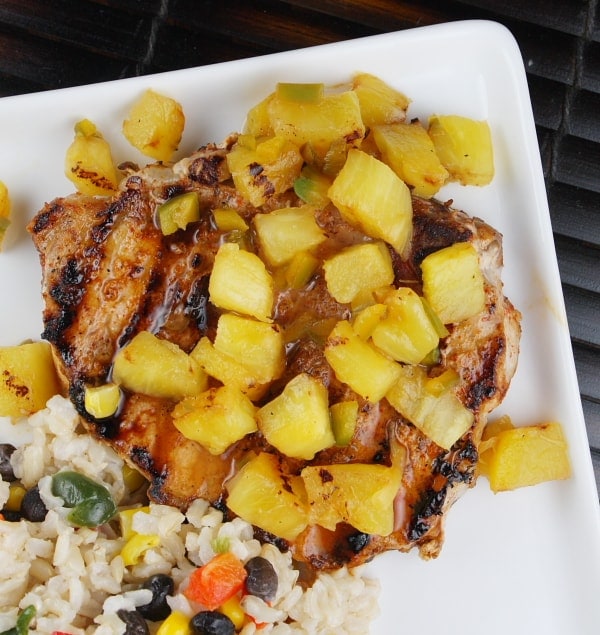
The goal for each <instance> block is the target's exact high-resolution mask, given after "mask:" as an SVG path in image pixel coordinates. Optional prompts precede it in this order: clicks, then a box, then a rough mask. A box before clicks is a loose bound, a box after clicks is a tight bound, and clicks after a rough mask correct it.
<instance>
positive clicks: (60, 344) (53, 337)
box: [42, 309, 77, 367]
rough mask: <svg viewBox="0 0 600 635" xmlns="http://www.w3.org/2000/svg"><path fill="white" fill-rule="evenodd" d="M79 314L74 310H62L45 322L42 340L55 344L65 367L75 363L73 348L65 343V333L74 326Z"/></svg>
mask: <svg viewBox="0 0 600 635" xmlns="http://www.w3.org/2000/svg"><path fill="white" fill-rule="evenodd" d="M76 316H77V313H76V312H75V311H74V310H72V309H60V311H59V314H58V315H55V316H52V317H49V318H46V319H45V320H44V330H43V331H42V339H44V340H46V341H48V342H50V343H51V344H54V345H55V346H56V348H57V350H58V352H59V353H60V356H61V357H62V359H63V361H64V363H65V365H66V366H67V367H69V366H71V364H72V363H73V353H72V347H71V346H69V345H67V344H65V343H64V341H63V335H64V332H65V331H66V330H67V329H68V328H69V327H70V326H71V324H73V321H74V320H75V318H76Z"/></svg>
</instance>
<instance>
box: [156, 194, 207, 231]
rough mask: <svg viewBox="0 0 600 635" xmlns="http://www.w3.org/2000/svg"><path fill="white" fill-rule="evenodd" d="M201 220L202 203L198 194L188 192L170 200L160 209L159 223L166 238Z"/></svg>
mask: <svg viewBox="0 0 600 635" xmlns="http://www.w3.org/2000/svg"><path fill="white" fill-rule="evenodd" d="M198 220H200V202H199V201H198V194H196V192H186V193H185V194H180V195H179V196H175V197H173V198H171V199H169V200H168V201H167V202H166V203H163V204H162V205H161V206H160V207H159V208H158V223H159V225H160V230H161V231H162V233H163V234H164V235H165V236H169V235H170V234H174V233H175V232H176V231H177V230H178V229H185V228H186V227H187V226H188V224H189V223H193V222H195V221H198Z"/></svg>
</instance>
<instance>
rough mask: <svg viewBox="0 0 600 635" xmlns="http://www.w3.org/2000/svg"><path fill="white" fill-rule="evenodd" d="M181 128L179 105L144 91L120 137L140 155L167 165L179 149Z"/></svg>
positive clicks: (183, 120) (166, 98) (182, 117)
mask: <svg viewBox="0 0 600 635" xmlns="http://www.w3.org/2000/svg"><path fill="white" fill-rule="evenodd" d="M184 127H185V115H184V114H183V109H182V107H181V104H180V103H179V102H177V101H176V100H175V99H172V98H171V97H167V96H166V95H162V94H160V93H157V92H156V91H154V90H151V89H148V90H146V91H145V92H144V93H143V94H142V95H141V97H140V98H139V99H138V100H137V101H136V102H135V103H134V104H133V106H132V107H131V110H130V111H129V115H128V118H127V119H125V121H124V122H123V134H124V135H125V138H126V139H127V140H128V141H129V143H131V145H132V146H134V147H135V148H137V149H138V150H139V151H140V152H141V153H142V154H145V155H146V156H148V157H152V158H153V159H157V160H158V161H169V160H170V159H171V157H172V156H173V153H174V152H175V150H177V148H178V146H179V142H180V141H181V136H182V134H183V129H184Z"/></svg>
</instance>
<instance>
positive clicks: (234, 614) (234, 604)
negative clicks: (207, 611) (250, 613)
mask: <svg viewBox="0 0 600 635" xmlns="http://www.w3.org/2000/svg"><path fill="white" fill-rule="evenodd" d="M219 611H220V612H221V613H223V615H226V616H227V617H228V618H229V619H230V620H231V621H232V622H233V625H234V626H235V630H236V631H239V630H240V629H241V628H242V626H243V625H244V622H245V619H246V614H245V613H244V609H243V608H242V605H241V604H240V598H239V597H238V596H237V595H234V596H233V597H232V598H229V600H227V601H226V602H225V603H224V604H223V605H222V606H221V608H220V609H219Z"/></svg>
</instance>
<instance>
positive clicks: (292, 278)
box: [285, 251, 320, 289]
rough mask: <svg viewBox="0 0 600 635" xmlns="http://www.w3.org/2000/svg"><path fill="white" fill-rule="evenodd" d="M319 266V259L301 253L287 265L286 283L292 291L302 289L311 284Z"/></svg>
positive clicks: (307, 253) (303, 252)
mask: <svg viewBox="0 0 600 635" xmlns="http://www.w3.org/2000/svg"><path fill="white" fill-rule="evenodd" d="M319 264H320V262H319V259H318V258H316V257H315V256H313V255H312V254H311V253H309V252H307V251H299V252H298V253H297V254H295V255H294V257H293V258H292V259H291V260H290V262H289V263H288V264H287V267H286V269H285V281H286V282H287V284H288V285H289V286H290V287H291V288H292V289H300V288H301V287H303V286H305V285H306V284H308V283H309V281H310V279H311V278H312V276H313V274H314V273H315V272H316V270H317V269H318V268H319Z"/></svg>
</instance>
